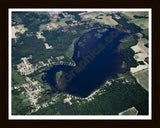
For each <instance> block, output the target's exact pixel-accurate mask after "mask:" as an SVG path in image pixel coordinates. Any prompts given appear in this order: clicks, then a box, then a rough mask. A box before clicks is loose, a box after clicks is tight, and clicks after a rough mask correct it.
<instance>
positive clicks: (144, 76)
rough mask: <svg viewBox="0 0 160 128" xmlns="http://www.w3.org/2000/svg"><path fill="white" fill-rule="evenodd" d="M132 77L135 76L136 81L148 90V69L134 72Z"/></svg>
mask: <svg viewBox="0 0 160 128" xmlns="http://www.w3.org/2000/svg"><path fill="white" fill-rule="evenodd" d="M134 77H135V78H136V80H137V82H138V83H139V84H140V85H141V86H142V87H143V88H144V89H145V90H147V91H148V82H149V81H148V80H149V76H148V69H146V70H142V71H139V72H137V73H135V74H134Z"/></svg>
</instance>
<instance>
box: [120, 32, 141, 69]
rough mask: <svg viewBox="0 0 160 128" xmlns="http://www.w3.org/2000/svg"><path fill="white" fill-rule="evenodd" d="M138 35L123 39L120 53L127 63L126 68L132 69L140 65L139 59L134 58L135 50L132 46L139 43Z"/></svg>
mask: <svg viewBox="0 0 160 128" xmlns="http://www.w3.org/2000/svg"><path fill="white" fill-rule="evenodd" d="M137 38H138V37H137V36H136V35H134V36H133V37H127V38H126V39H123V40H121V42H122V43H121V47H120V53H121V55H122V57H123V59H124V61H125V63H126V68H127V69H128V70H130V67H136V66H138V63H137V61H136V60H135V59H134V57H133V56H134V55H135V52H134V51H133V50H132V49H131V48H130V47H131V46H134V45H136V44H137Z"/></svg>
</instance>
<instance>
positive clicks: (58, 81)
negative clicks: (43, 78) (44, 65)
mask: <svg viewBox="0 0 160 128" xmlns="http://www.w3.org/2000/svg"><path fill="white" fill-rule="evenodd" d="M61 75H62V71H59V72H57V73H56V82H57V84H58V85H59V84H60V82H61V81H60V78H61Z"/></svg>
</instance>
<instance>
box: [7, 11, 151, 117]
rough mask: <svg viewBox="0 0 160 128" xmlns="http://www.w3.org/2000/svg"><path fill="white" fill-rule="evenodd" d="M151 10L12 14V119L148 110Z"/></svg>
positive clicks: (136, 113)
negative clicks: (14, 117)
mask: <svg viewBox="0 0 160 128" xmlns="http://www.w3.org/2000/svg"><path fill="white" fill-rule="evenodd" d="M149 17H150V15H149V11H147V10H144V11H143V10H134V9H133V11H127V10H126V11H125V10H123V11H119V10H115V11H113V10H111V11H110V10H108V11H107V10H98V9H97V10H87V9H86V10H72V9H68V10H56V9H53V10H51V9H50V10H47V9H46V10H45V9H44V10H43V9H42V10H36V9H35V10H34V9H33V10H29V11H28V10H27V9H26V10H18V9H12V10H11V11H10V19H9V22H10V24H9V27H10V38H9V40H10V45H9V46H10V58H9V59H10V76H11V77H10V78H11V79H10V85H9V89H10V90H9V93H10V101H9V103H10V114H11V115H12V116H17V115H19V116H24V115H25V116H33V117H34V116H42V115H44V116H49V115H50V116H65V115H68V116H78V115H79V116H85V115H88V116H89V115H93V116H95V115H97V116H112V115H113V116H117V117H123V116H131V115H132V116H147V115H149V109H150V107H149V94H150V86H149V71H150V68H149V67H150V62H151V61H150V58H149V57H150V52H149V51H150V50H149V49H150V47H151V45H150V41H149V30H150V27H149Z"/></svg>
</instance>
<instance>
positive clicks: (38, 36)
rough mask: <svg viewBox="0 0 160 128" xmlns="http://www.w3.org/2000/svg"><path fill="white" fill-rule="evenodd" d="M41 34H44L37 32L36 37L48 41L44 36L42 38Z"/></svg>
mask: <svg viewBox="0 0 160 128" xmlns="http://www.w3.org/2000/svg"><path fill="white" fill-rule="evenodd" d="M41 34H42V32H37V35H36V36H37V38H38V39H43V41H46V38H45V37H44V36H42V35H41Z"/></svg>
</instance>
